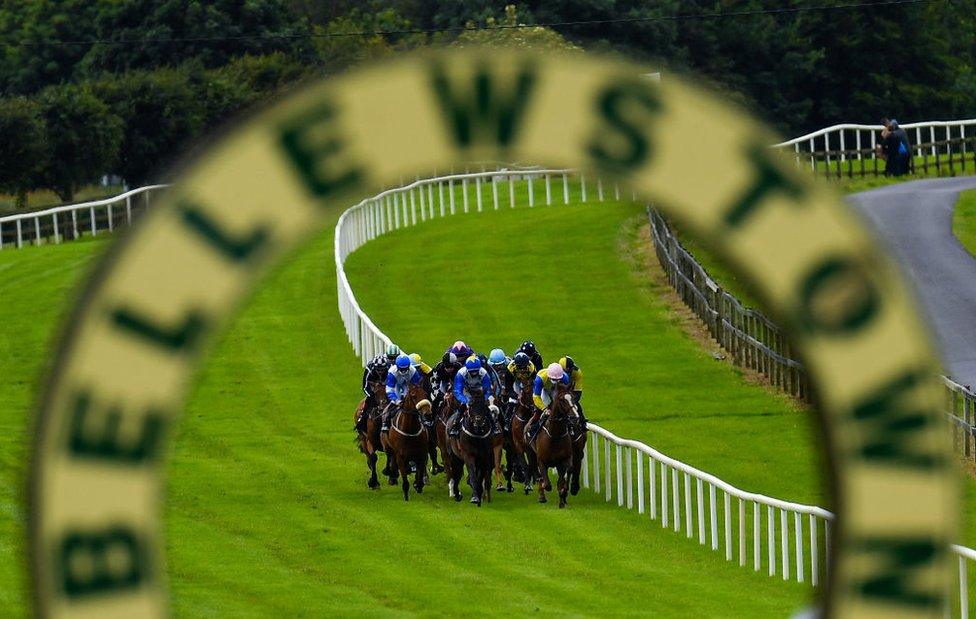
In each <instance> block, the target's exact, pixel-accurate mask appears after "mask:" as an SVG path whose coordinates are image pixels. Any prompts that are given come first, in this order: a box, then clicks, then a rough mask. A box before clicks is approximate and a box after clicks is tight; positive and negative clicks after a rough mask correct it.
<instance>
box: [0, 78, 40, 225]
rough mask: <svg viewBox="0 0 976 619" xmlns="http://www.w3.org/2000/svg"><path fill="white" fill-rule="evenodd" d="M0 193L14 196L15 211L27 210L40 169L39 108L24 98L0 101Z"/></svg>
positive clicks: (35, 103) (34, 102)
mask: <svg viewBox="0 0 976 619" xmlns="http://www.w3.org/2000/svg"><path fill="white" fill-rule="evenodd" d="M0 135H2V136H4V139H3V140H0V191H4V192H7V193H13V194H15V195H16V196H17V199H16V204H15V208H17V209H18V210H21V209H24V208H26V207H27V192H28V191H30V190H31V189H35V188H36V186H37V183H38V180H39V179H38V172H39V171H40V170H41V169H42V168H43V166H44V164H45V162H44V156H45V152H46V151H45V147H46V131H45V127H44V123H43V121H42V120H41V110H40V106H39V105H38V104H37V102H36V101H32V100H30V99H27V98H25V97H13V98H9V99H0Z"/></svg>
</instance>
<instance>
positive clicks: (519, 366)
mask: <svg viewBox="0 0 976 619" xmlns="http://www.w3.org/2000/svg"><path fill="white" fill-rule="evenodd" d="M506 369H507V372H506V376H508V379H509V380H510V381H511V384H510V385H509V387H508V402H507V404H508V407H507V408H508V410H507V411H506V413H505V418H506V419H507V420H508V421H509V422H510V421H511V419H512V415H513V414H515V407H516V406H518V397H519V394H521V393H522V389H523V388H524V387H525V385H529V386H531V385H532V383H533V381H535V375H536V372H538V370H537V369H536V367H535V364H534V363H532V361H530V360H529V356H528V355H527V354H525V353H524V352H520V353H517V354H516V355H515V358H514V359H512V362H511V363H509V364H508V367H507V368H506Z"/></svg>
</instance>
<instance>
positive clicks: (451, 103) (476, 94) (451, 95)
mask: <svg viewBox="0 0 976 619" xmlns="http://www.w3.org/2000/svg"><path fill="white" fill-rule="evenodd" d="M473 82H474V83H473V89H470V90H469V89H466V88H463V87H457V88H456V87H455V85H453V84H452V83H451V80H450V78H448V76H447V74H446V73H445V71H444V67H443V66H442V65H440V64H435V65H433V66H432V67H431V86H432V88H433V90H434V98H435V99H436V100H437V103H438V104H439V106H440V110H441V112H442V113H443V115H444V119H445V122H446V124H447V126H448V129H449V131H451V132H452V134H453V136H454V140H455V142H456V143H457V145H458V147H459V148H469V147H471V145H472V143H473V142H475V141H485V142H489V143H491V142H494V143H496V144H497V145H498V146H499V147H501V148H505V147H507V146H508V145H509V144H511V142H512V140H513V138H514V137H515V134H516V133H517V131H518V129H519V124H520V122H521V120H522V117H523V116H524V112H525V107H526V102H527V101H528V99H529V97H530V96H531V94H532V90H533V88H534V86H535V82H536V74H535V70H533V69H530V68H529V67H522V68H521V70H519V72H518V74H517V76H516V78H515V84H514V86H512V87H510V88H507V89H505V91H504V92H503V91H502V90H501V89H500V88H499V87H498V84H497V79H496V80H495V81H494V83H493V79H492V74H491V73H489V71H488V67H487V66H480V67H478V68H477V69H476V70H475V73H474V76H473ZM459 91H460V92H459Z"/></svg>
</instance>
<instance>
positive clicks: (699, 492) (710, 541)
mask: <svg viewBox="0 0 976 619" xmlns="http://www.w3.org/2000/svg"><path fill="white" fill-rule="evenodd" d="M588 425H589V429H590V441H589V445H588V446H587V454H586V458H585V459H584V461H583V470H582V473H581V475H580V478H581V480H582V482H583V486H584V487H586V488H592V489H593V491H594V492H596V493H600V492H601V486H602V488H603V494H604V496H605V497H606V500H607V501H612V500H614V498H616V502H617V505H619V506H620V507H626V508H627V509H634V508H635V507H636V508H637V513H638V514H647V516H648V517H649V518H650V520H657V521H659V522H660V524H661V528H663V529H668V528H670V529H672V530H673V531H674V532H675V533H679V534H680V533H682V532H683V533H684V534H685V537H687V538H688V539H695V538H697V540H698V543H699V544H700V545H702V546H710V547H711V549H712V550H715V551H723V552H724V554H725V559H726V561H736V560H737V561H738V563H739V565H740V566H746V565H752V569H753V570H754V571H757V572H758V571H760V570H761V569H762V567H763V565H765V566H766V571H767V573H768V574H769V576H776V575H777V574H780V575H781V576H782V578H783V580H790V578H791V577H792V578H795V579H796V581H797V582H807V581H809V582H810V584H811V585H813V586H814V587H816V586H817V585H818V584H820V582H822V579H823V578H824V576H825V575H826V570H827V567H828V565H829V562H830V554H829V553H830V527H831V523H832V522H833V520H834V515H833V514H832V513H831V512H829V511H827V510H825V509H823V508H821V507H816V506H813V505H802V504H800V503H790V502H788V501H782V500H780V499H775V498H773V497H768V496H765V495H762V494H756V493H753V492H746V491H744V490H740V489H738V488H736V487H735V486H733V485H731V484H729V483H726V482H724V481H722V480H721V479H718V478H717V477H715V476H714V475H710V474H708V473H705V472H704V471H700V470H698V469H696V468H694V467H693V466H689V465H687V464H685V463H684V462H679V461H678V460H675V459H674V458H670V457H668V456H666V455H664V454H662V453H661V452H659V451H657V450H656V449H654V448H652V447H649V446H647V445H645V444H644V443H641V442H638V441H633V440H628V439H624V438H620V437H618V436H616V435H615V434H613V433H612V432H610V431H608V430H605V429H604V428H602V427H600V426H598V425H596V424H594V423H590V424H588ZM601 439H602V441H601ZM601 442H602V448H601ZM611 445H612V446H613V449H611ZM611 452H612V454H611ZM645 459H646V464H645ZM601 461H602V462H601ZM601 469H602V471H601ZM601 473H602V474H601ZM706 497H707V499H706Z"/></svg>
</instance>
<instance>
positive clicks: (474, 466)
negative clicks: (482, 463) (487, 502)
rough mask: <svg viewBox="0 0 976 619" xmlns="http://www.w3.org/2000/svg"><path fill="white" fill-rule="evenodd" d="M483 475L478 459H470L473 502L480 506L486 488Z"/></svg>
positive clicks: (469, 467)
mask: <svg viewBox="0 0 976 619" xmlns="http://www.w3.org/2000/svg"><path fill="white" fill-rule="evenodd" d="M481 475H482V473H481V470H480V469H479V467H478V461H477V459H476V458H470V459H469V460H468V483H469V484H470V485H471V502H472V503H474V504H475V505H477V506H478V507H481V495H482V490H483V489H484V483H483V481H482V479H481Z"/></svg>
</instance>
